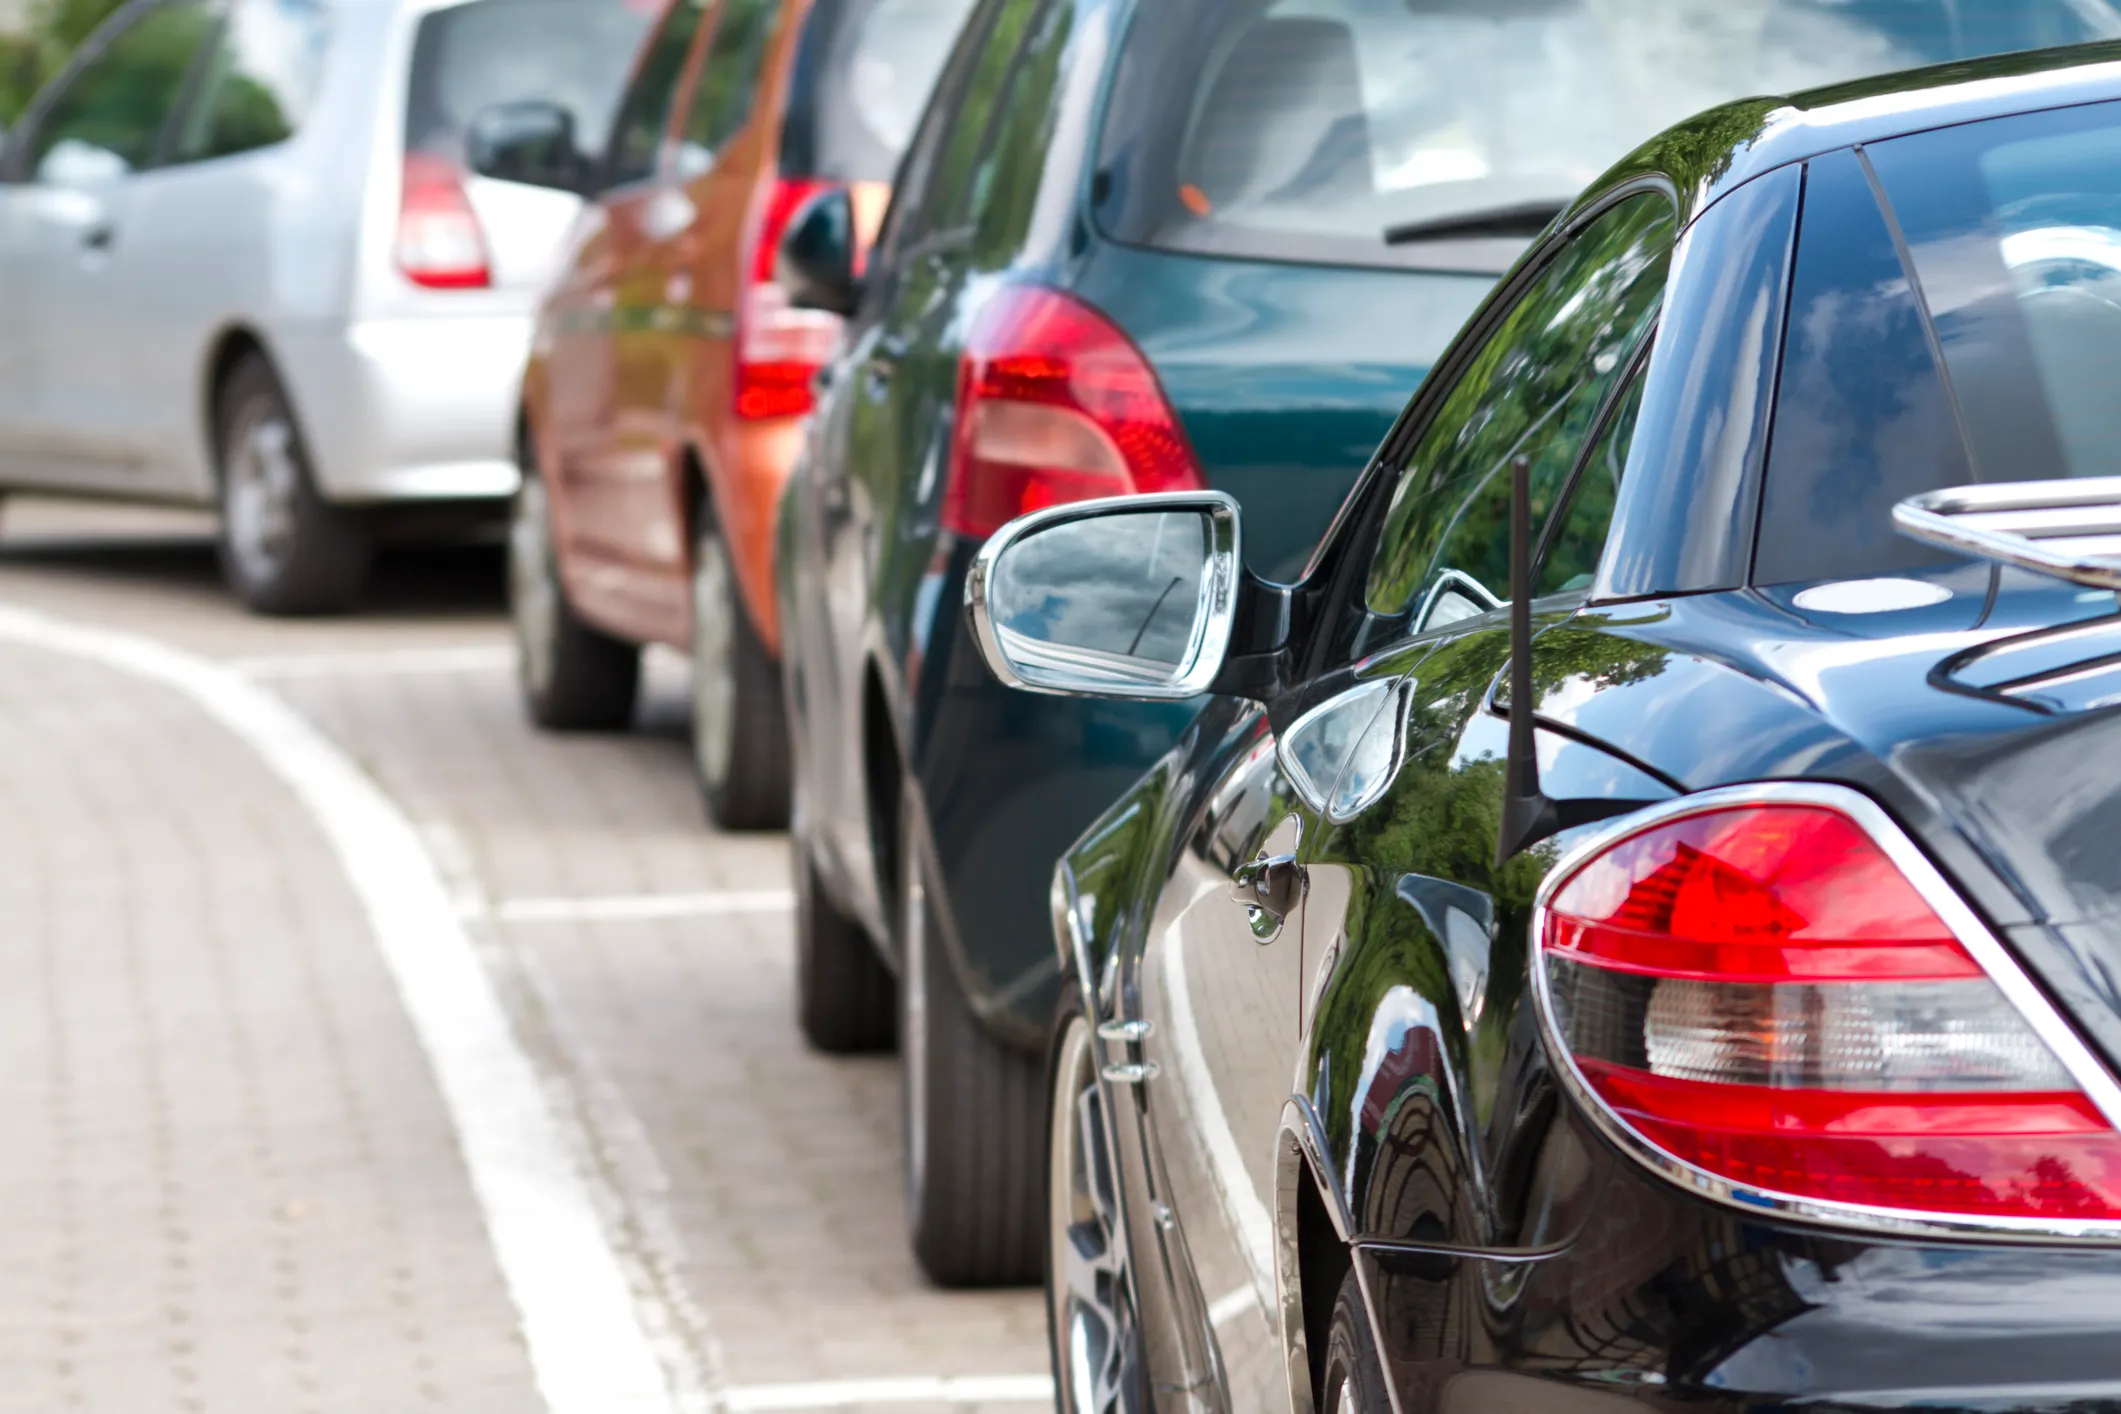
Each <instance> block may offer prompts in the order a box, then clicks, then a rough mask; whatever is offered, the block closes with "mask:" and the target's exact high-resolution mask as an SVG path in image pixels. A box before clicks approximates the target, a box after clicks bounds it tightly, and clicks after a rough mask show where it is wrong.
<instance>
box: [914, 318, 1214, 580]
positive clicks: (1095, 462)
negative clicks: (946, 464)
mask: <svg viewBox="0 0 2121 1414" xmlns="http://www.w3.org/2000/svg"><path fill="white" fill-rule="evenodd" d="M1205 485H1206V483H1205V482H1204V481H1203V480H1202V478H1201V474H1200V467H1199V464H1198V463H1197V462H1196V461H1195V460H1194V458H1193V449H1192V448H1191V446H1189V445H1188V444H1187V442H1186V435H1185V433H1184V431H1182V430H1181V429H1180V427H1179V425H1178V418H1177V416H1176V415H1175V414H1174V413H1173V412H1172V411H1171V405H1170V403H1169V402H1167V401H1166V400H1165V398H1164V392H1163V388H1162V387H1161V386H1160V385H1159V384H1158V383H1157V381H1156V373H1155V371H1154V370H1153V369H1151V368H1150V367H1149V361H1148V360H1147V359H1146V358H1144V357H1142V353H1141V350H1139V349H1137V348H1136V347H1135V346H1134V344H1133V341H1131V340H1130V339H1128V338H1127V336H1126V335H1125V334H1123V333H1121V332H1120V330H1119V329H1118V327H1117V326H1115V325H1114V324H1113V323H1112V321H1111V320H1109V319H1107V318H1105V316H1104V315H1102V314H1100V313H1098V311H1096V310H1094V309H1092V308H1091V307H1090V306H1089V305H1087V304H1084V303H1083V302H1082V301H1080V300H1078V299H1074V298H1072V297H1070V296H1068V295H1064V294H1061V293H1060V292H1058V291H1056V290H1048V289H1042V288H1039V287H1037V286H1026V285H1018V286H1010V287H1008V288H1005V289H1003V290H1001V291H999V292H998V293H997V294H996V295H995V296H994V297H993V298H992V299H991V300H989V301H988V303H987V305H986V307H985V308H984V309H982V310H981V311H980V315H979V318H978V319H977V320H976V321H975V323H974V325H973V328H972V332H971V336H970V337H969V339H968V340H967V341H966V346H965V353H964V357H963V359H962V361H961V362H960V364H959V366H958V396H957V431H956V434H955V437H954V439H953V445H952V447H951V456H950V480H949V485H948V489H947V491H946V493H945V496H944V502H943V524H944V525H945V526H946V527H947V528H948V529H950V530H952V531H954V532H956V533H957V534H959V535H963V536H967V537H971V538H974V539H983V538H985V537H986V536H989V535H991V534H993V533H994V532H995V531H997V530H999V529H1000V528H1001V527H1002V526H1004V525H1006V524H1007V523H1008V522H1010V521H1011V520H1014V519H1015V518H1016V517H1018V516H1020V515H1023V514H1025V513H1026V512H1029V511H1035V510H1039V509H1042V508H1044V507H1046V506H1053V505H1059V504H1061V503H1062V502H1065V501H1086V500H1090V499H1092V498H1094V497H1098V496H1118V495H1124V494H1126V493H1128V492H1148V491H1191V490H1199V489H1202V488H1203V487H1204V486H1205Z"/></svg>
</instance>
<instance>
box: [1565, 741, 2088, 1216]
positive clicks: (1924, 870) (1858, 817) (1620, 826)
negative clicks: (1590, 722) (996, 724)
mask: <svg viewBox="0 0 2121 1414" xmlns="http://www.w3.org/2000/svg"><path fill="white" fill-rule="evenodd" d="M1742 805H1820V806H1825V807H1828V808H1830V809H1834V810H1838V811H1840V812H1842V813H1843V814H1845V815H1847V816H1848V817H1849V818H1850V819H1852V820H1854V821H1855V822H1856V824H1857V825H1858V826H1859V827H1860V828H1861V829H1862V830H1863V831H1864V832H1865V833H1866V834H1868V835H1869V836H1870V837H1871V839H1872V840H1873V841H1875V842H1876V843H1877V845H1878V847H1879V848H1880V849H1882V850H1884V851H1885V854H1886V857H1887V858H1889V859H1891V860H1892V861H1893V863H1894V864H1895V865H1896V866H1898V868H1899V869H1900V871H1901V872H1902V873H1903V874H1905V875H1906V876H1907V878H1908V880H1909V882H1911V883H1913V884H1914V886H1915V888H1916V890H1917V891H1918V892H1919V893H1921V895H1922V897H1923V899H1924V901H1925V902H1927V903H1928V904H1929V905H1930V907H1932V908H1934V909H1935V910H1936V911H1937V916H1938V917H1939V918H1941V919H1943V920H1944V922H1945V925H1946V926H1947V927H1949V928H1950V929H1951V930H1952V934H1953V936H1954V937H1956V938H1958V940H1959V941H1960V942H1961V943H1963V944H1964V945H1965V947H1966V950H1967V951H1968V952H1969V953H1971V954H1972V955H1973V958H1974V961H1975V962H1977V963H1979V964H1980V966H1981V969H1982V971H1984V972H1986V973H1987V974H1988V976H1989V978H1990V980H1992V981H1993V982H1994V983H1995V984H1996V986H1997V988H1998V989H1999V990H2000V991H2001V992H2002V993H2003V995H2004V996H2005V997H2007V998H2008V999H2009V1000H2010V1002H2011V1004H2012V1005H2013V1006H2015V1007H2016V1008H2017V1010H2018V1013H2019V1015H2021V1016H2023V1017H2024V1018H2025V1021H2026V1024H2027V1025H2029V1026H2031V1027H2032V1028H2033V1031H2034V1033H2035V1034H2036V1035H2038V1036H2039V1037H2040V1039H2041V1040H2042V1041H2043V1042H2044V1043H2046V1045H2047V1046H2048V1048H2049V1049H2050V1050H2052V1051H2053V1052H2054V1053H2055V1058H2056V1059H2057V1060H2059V1061H2061V1063H2062V1065H2063V1068H2064V1069H2066V1070H2067V1071H2068V1072H2069V1073H2070V1077H2071V1078H2072V1079H2073V1080H2075V1081H2076V1082H2077V1083H2078V1084H2079V1085H2080V1086H2082V1087H2083V1089H2084V1092H2085V1094H2086V1095H2088V1096H2089V1097H2090V1098H2091V1101H2092V1103H2093V1104H2094V1105H2096V1106H2098V1109H2099V1112H2100V1113H2101V1114H2102V1115H2104V1116H2105V1117H2106V1121H2107V1123H2109V1124H2111V1125H2113V1126H2114V1127H2115V1128H2116V1129H2117V1130H2121V1083H2117V1082H2116V1081H2115V1079H2114V1077H2113V1076H2112V1075H2111V1074H2110V1073H2109V1072H2108V1071H2107V1069H2106V1067H2105V1066H2104V1065H2102V1064H2101V1063H2100V1061H2099V1060H2098V1058H2097V1057H2096V1056H2094V1055H2093V1054H2092V1052H2091V1049H2090V1048H2089V1047H2088V1046H2086V1045H2085V1043H2084V1041H2083V1040H2082V1038H2080V1037H2079V1036H2078V1035H2077V1032H2076V1031H2075V1029H2074V1028H2072V1027H2071V1026H2070V1024H2069V1023H2068V1022H2067V1021H2066V1020H2064V1019H2063V1017H2062V1014H2061V1013H2060V1012H2058V1011H2056V1010H2055V1007H2054V1004H2053V1003H2051V1002H2050V1001H2048V999H2047V997H2046V995H2045V994H2044V993H2042V992H2041V991H2040V989H2039V988H2038V987H2037V986H2035V985H2034V983H2033V981H2032V979H2031V978H2030V977H2028V976H2027V975H2026V973H2025V971H2024V969H2023V968H2021V967H2020V966H2019V965H2018V962H2017V960H2016V959H2015V958H2013V957H2012V956H2011V955H2010V953H2009V952H2008V951H2007V950H2006V949H2005V948H2004V946H2003V944H2002V942H2001V941H1999V940H1998V939H1997V937H1996V936H1995V934H1994V933H1992V932H1990V931H1989V929H1988V927H1987V926H1986V925H1985V924H1983V923H1982V921H1981V920H1980V918H1979V917H1978V916H1977V915H1976V914H1975V913H1974V911H1973V909H1972V908H1970V907H1968V905H1967V903H1966V901H1965V900H1964V899H1963V898H1961V897H1960V895H1959V892H1958V890H1956V889H1955V888H1953V886H1952V885H1951V883H1950V881H1948V880H1947V879H1946V878H1945V876H1944V874H1943V872H1942V871H1940V870H1939V869H1938V868H1937V866H1936V865H1934V864H1932V863H1931V862H1930V859H1929V856H1927V855H1926V854H1924V853H1923V852H1922V851H1921V849H1920V848H1918V847H1917V846H1916V844H1915V842H1914V841H1913V840H1912V839H1911V838H1910V837H1909V836H1908V835H1907V833H1906V832H1905V831H1903V830H1902V829H1901V828H1900V826H1899V825H1898V824H1897V823H1896V822H1895V821H1894V820H1893V818H1892V817H1891V816H1890V815H1888V814H1887V813H1886V812H1885V810H1884V808H1883V807H1882V806H1880V805H1879V804H1878V803H1877V802H1876V801H1873V800H1872V799H1871V798H1870V797H1869V796H1866V795H1863V794H1862V793H1860V792H1858V791H1856V790H1853V789H1851V788H1849V787H1847V786H1840V785H1831V784H1828V783H1826V782H1824V781H1774V782H1763V783H1761V784H1757V785H1742V786H1723V787H1719V788H1717V789H1715V790H1706V791H1702V792H1700V793H1699V794H1696V795H1690V796H1683V797H1681V798H1680V799H1678V800H1673V801H1667V802H1660V803H1659V804H1657V805H1653V806H1650V807H1648V808H1647V809H1644V810H1639V811H1637V812H1635V813H1634V814H1632V815H1628V816H1625V817H1623V818H1622V819H1620V820H1617V821H1615V822H1613V823H1612V824H1611V825H1610V826H1607V827H1605V828H1603V829H1601V830H1600V831H1599V832H1598V833H1597V834H1595V835H1593V836H1591V837H1590V838H1588V839H1586V840H1583V841H1582V842H1580V843H1578V844H1577V845H1576V846H1575V847H1573V848H1572V849H1570V850H1569V851H1568V852H1567V853H1566V854H1564V855H1563V856H1562V858H1561V859H1560V861H1559V862H1558V863H1556V864H1555V866H1554V867H1553V868H1552V869H1550V870H1548V871H1547V877H1546V881H1545V882H1544V883H1543V884H1541V885H1540V889H1539V896H1538V900H1537V902H1536V903H1535V904H1534V905H1533V909H1532V936H1531V938H1530V940H1529V943H1530V946H1529V947H1528V948H1527V950H1526V951H1527V952H1528V953H1529V955H1530V959H1531V961H1530V967H1531V974H1532V975H1531V987H1532V998H1533V1005H1534V1009H1535V1012H1536V1014H1537V1017H1538V1022H1539V1032H1540V1039H1541V1040H1542V1041H1543V1042H1544V1043H1545V1045H1546V1047H1547V1049H1548V1051H1549V1053H1550V1055H1551V1056H1552V1058H1553V1059H1554V1060H1555V1062H1556V1064H1555V1067H1554V1069H1555V1073H1556V1074H1557V1075H1558V1076H1560V1077H1561V1082H1562V1086H1563V1088H1564V1089H1565V1090H1566V1091H1567V1092H1568V1093H1569V1096H1570V1098H1571V1099H1572V1100H1574V1101H1575V1102H1576V1104H1577V1105H1578V1107H1579V1108H1580V1109H1581V1110H1582V1111H1583V1112H1584V1113H1585V1114H1586V1115H1587V1116H1588V1117H1589V1118H1590V1120H1591V1121H1592V1123H1593V1124H1594V1125H1595V1126H1596V1127H1597V1128H1598V1130H1599V1132H1600V1133H1601V1134H1603V1135H1604V1136H1605V1137H1606V1138H1607V1139H1608V1140H1609V1141H1611V1142H1612V1143H1613V1144H1614V1146H1615V1147H1617V1148H1619V1149H1620V1150H1621V1151H1622V1152H1623V1153H1625V1154H1627V1155H1628V1156H1629V1157H1630V1158H1632V1159H1634V1160H1635V1161H1636V1162H1637V1163H1639V1164H1641V1165H1642V1166H1643V1167H1644V1168H1647V1169H1649V1170H1650V1171H1651V1172H1652V1173H1654V1174H1656V1175H1657V1176H1658V1177H1660V1178H1663V1179H1665V1180H1666V1181H1668V1182H1670V1183H1673V1184H1676V1185H1677V1186H1679V1187H1681V1188H1684V1189H1687V1190H1688V1191H1690V1192H1692V1193H1695V1194H1698V1195H1699V1196H1701V1197H1704V1198H1708V1199H1711V1200H1713V1201H1715V1202H1718V1203H1722V1204H1725V1205H1727V1206H1729V1207H1732V1208H1736V1209H1738V1210H1740V1211H1741V1212H1746V1213H1750V1214H1752V1215H1753V1216H1754V1217H1768V1218H1789V1219H1796V1220H1799V1221H1803V1222H1813V1223H1820V1224H1824V1225H1827V1226H1831V1227H1841V1228H1856V1229H1860V1230H1863V1231H1866V1232H1871V1233H1877V1234H1883V1235H1889V1236H1907V1237H1949V1238H1962V1239H1964V1238H1979V1239H1987V1240H1990V1241H2004V1240H2011V1239H2018V1240H2023V1239H2025V1238H2028V1237H2041V1238H2053V1239H2060V1240H2062V1241H2067V1242H2102V1243H2111V1242H2121V1221H2116V1220H2086V1221H2070V1220H2066V1219H2046V1218H2014V1217H1994V1218H1981V1217H1969V1216H1967V1215H1965V1214H1961V1213H1923V1212H1909V1211H1903V1210H1899V1209H1892V1208H1877V1207H1872V1206H1869V1205H1867V1204H1858V1203H1836V1202H1829V1201H1826V1200H1822V1199H1815V1198H1801V1197H1798V1196H1796V1195H1794V1194H1787V1193H1778V1192H1774V1191H1772V1190H1767V1189H1758V1188H1751V1187H1747V1186H1745V1185H1743V1184H1737V1183H1733V1182H1731V1181H1730V1180H1729V1179H1726V1178H1722V1177H1720V1176H1718V1175H1716V1174H1712V1173H1709V1172H1708V1171H1706V1170H1704V1169H1699V1168H1696V1167H1694V1166H1693V1165H1692V1164H1689V1163H1686V1162H1684V1161H1682V1160H1680V1159H1676V1158H1674V1157H1672V1156H1671V1155H1669V1154H1666V1153H1664V1152H1663V1151H1662V1150H1660V1149H1658V1148H1656V1147H1655V1146H1654V1145H1652V1144H1651V1143H1650V1142H1649V1141H1648V1140H1647V1139H1645V1138H1643V1137H1642V1136H1641V1135H1639V1134H1637V1133H1636V1132H1635V1131H1634V1130H1633V1129H1631V1128H1629V1127H1628V1126H1627V1125H1626V1124H1625V1123H1624V1122H1623V1121H1621V1119H1620V1118H1619V1117H1618V1116H1617V1115H1615V1114H1613V1113H1612V1112H1611V1111H1610V1110H1608V1109H1607V1108H1606V1104H1605V1102H1604V1101H1603V1100H1601V1099H1599V1098H1598V1095H1597V1093H1596V1092H1595V1091H1593V1090H1592V1089H1591V1085H1590V1082H1589V1081H1588V1080H1586V1079H1585V1078H1584V1075H1583V1072H1582V1071H1581V1070H1580V1069H1579V1068H1578V1067H1577V1065H1576V1059H1575V1057H1574V1056H1573V1055H1572V1054H1571V1053H1570V1051H1569V1048H1568V1045H1567V1044H1566V1042H1565V1041H1564V1040H1563V1038H1562V1035H1561V1030H1560V1027H1559V1026H1558V1025H1557V1024H1556V1021H1555V1018H1554V1005H1553V998H1552V996H1551V995H1550V993H1549V988H1548V982H1547V969H1546V966H1545V962H1544V957H1543V954H1542V951H1541V947H1540V939H1541V937H1543V936H1544V934H1545V932H1546V916H1547V908H1548V906H1549V904H1550V903H1551V902H1552V900H1553V897H1554V895H1555V893H1557V892H1558V891H1559V890H1560V889H1561V887H1562V886H1563V885H1564V884H1566V883H1567V882H1568V881H1569V879H1570V877H1571V876H1573V875H1574V874H1575V873H1576V872H1577V871H1578V870H1579V869H1581V868H1582V867H1583V866H1584V865H1585V864H1586V863H1588V862H1589V861H1590V860H1591V859H1592V858H1593V857H1594V856H1596V855H1597V854H1599V853H1600V852H1602V851H1603V850H1605V849H1606V848H1607V847H1608V846H1610V845H1612V844H1613V843H1614V842H1616V841H1617V840H1620V839H1622V838H1624V837H1626V836H1628V835H1632V834H1635V833H1638V832H1639V831H1641V830H1644V829H1647V828H1649V827H1651V826H1653V825H1661V824H1665V823H1668V822H1670V821H1673V820H1681V819H1685V818H1686V817H1688V816H1690V815H1701V814H1705V813H1707V812H1709V811H1712V810H1722V809H1728V808H1730V807H1732V806H1742Z"/></svg>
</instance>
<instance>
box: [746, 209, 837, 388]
mask: <svg viewBox="0 0 2121 1414" xmlns="http://www.w3.org/2000/svg"><path fill="white" fill-rule="evenodd" d="M829 185H830V183H827V182H815V181H804V180H797V179H794V178H788V177H783V178H780V179H778V180H777V181H775V182H774V184H773V185H772V186H771V187H770V188H768V189H767V193H766V201H765V205H764V207H763V209H762V210H761V213H760V216H759V222H758V227H757V230H756V232H755V234H754V235H753V237H752V244H751V269H750V271H749V273H748V277H747V278H746V280H745V282H744V293H743V295H742V297H741V301H740V304H739V307H738V310H737V330H736V415H737V416H738V417H740V418H744V419H746V420H747V421H759V420H762V419H765V418H774V417H801V416H803V415H804V414H806V413H808V412H809V411H810V410H811V409H812V408H814V407H815V406H816V405H817V396H816V394H815V393H814V392H813V391H812V383H813V381H814V380H815V379H816V377H817V374H818V370H819V369H821V368H823V367H824V366H825V363H826V361H827V360H828V359H830V358H831V357H832V352H833V350H834V349H835V348H836V347H837V346H838V344H839V339H840V326H841V321H840V319H839V317H838V316H837V315H832V314H827V313H825V312H824V311H823V310H818V309H796V308H794V307H792V306H791V305H790V304H789V303H788V293H787V291H785V290H783V289H782V288H781V286H780V284H779V282H778V281H776V280H775V279H774V278H773V265H774V257H775V255H776V253H777V252H778V251H779V249H780V244H781V236H782V235H783V233H785V232H786V231H787V229H788V223H789V222H790V221H792V220H793V219H794V218H795V213H796V212H797V211H798V210H799V209H800V208H801V207H802V204H803V203H804V202H806V201H808V200H809V199H810V198H811V197H812V196H814V195H816V194H817V193H818V192H820V191H823V190H824V189H825V188H826V187H827V186H829Z"/></svg>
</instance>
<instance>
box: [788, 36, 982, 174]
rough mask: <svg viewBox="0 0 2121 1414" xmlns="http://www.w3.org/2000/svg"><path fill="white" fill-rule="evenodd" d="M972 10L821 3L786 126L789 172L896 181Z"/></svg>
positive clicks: (798, 60) (805, 43) (798, 64)
mask: <svg viewBox="0 0 2121 1414" xmlns="http://www.w3.org/2000/svg"><path fill="white" fill-rule="evenodd" d="M973 3H974V0H813V3H812V5H811V7H810V14H809V17H808V18H807V19H806V20H805V21H804V24H803V37H802V42H801V44H800V45H799V46H798V47H797V49H796V57H795V69H794V74H793V76H792V78H791V80H790V83H789V97H788V110H787V113H786V114H785V116H784V117H783V120H782V129H781V170H782V172H784V173H785V174H787V175H789V176H794V177H817V178H825V179H829V180H832V181H840V182H888V181H890V180H891V175H892V173H893V171H895V170H896V169H897V167H898V164H899V159H900V157H901V156H902V155H903V154H904V153H905V151H906V148H907V146H908V144H910V143H911V142H912V141H913V133H914V129H915V128H916V127H918V126H919V124H920V121H921V114H922V113H923V112H925V111H926V110H927V107H928V99H929V96H930V95H931V94H932V93H934V92H935V87H936V80H937V78H938V76H939V75H940V74H941V73H942V69H943V63H944V61H945V60H946V59H948V58H949V57H950V51H951V46H952V45H953V44H954V43H955V42H956V41H957V37H958V35H959V34H961V33H962V32H963V31H964V28H965V21H966V18H967V17H968V16H970V15H971V13H972V7H973Z"/></svg>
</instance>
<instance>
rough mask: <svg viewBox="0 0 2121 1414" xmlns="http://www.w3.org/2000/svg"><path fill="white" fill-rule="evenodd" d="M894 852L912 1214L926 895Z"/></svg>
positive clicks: (909, 848)
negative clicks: (901, 879) (898, 875)
mask: <svg viewBox="0 0 2121 1414" xmlns="http://www.w3.org/2000/svg"><path fill="white" fill-rule="evenodd" d="M899 848H901V849H902V850H904V851H905V852H906V860H907V863H906V867H905V870H904V875H905V883H904V892H905V907H904V914H903V927H902V928H901V930H900V934H899V939H900V942H899V947H900V954H899V1032H900V1036H901V1040H902V1043H903V1044H902V1045H901V1047H900V1049H901V1050H902V1051H903V1052H904V1055H903V1056H902V1057H901V1058H900V1065H899V1073H900V1075H901V1076H902V1077H903V1079H902V1083H903V1084H904V1086H905V1092H906V1099H905V1112H906V1206H907V1211H908V1212H909V1213H913V1214H917V1213H918V1212H919V1211H920V1204H921V1193H922V1191H923V1188H924V1186H925V1184H926V1182H927V1153H928V936H927V935H928V891H927V886H926V884H925V882H924V881H923V880H922V878H921V871H920V868H919V866H918V865H916V864H915V863H914V862H913V857H914V856H913V844H912V841H911V840H906V839H901V841H900V843H899Z"/></svg>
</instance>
